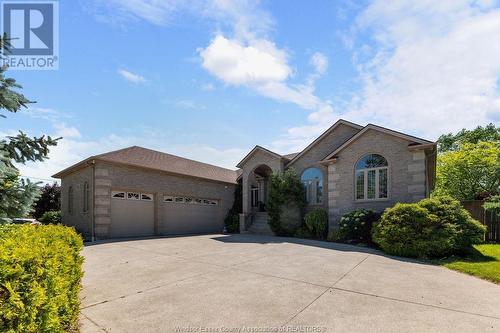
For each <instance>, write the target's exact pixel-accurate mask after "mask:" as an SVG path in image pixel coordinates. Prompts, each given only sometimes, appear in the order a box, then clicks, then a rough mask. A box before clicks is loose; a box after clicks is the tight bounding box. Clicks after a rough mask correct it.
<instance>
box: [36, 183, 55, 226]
mask: <svg viewBox="0 0 500 333" xmlns="http://www.w3.org/2000/svg"><path fill="white" fill-rule="evenodd" d="M40 192H41V193H40V197H39V198H38V200H37V201H36V202H35V205H34V209H35V211H34V212H33V216H34V217H35V218H37V219H38V218H40V217H42V215H43V214H44V213H45V212H49V211H58V210H60V209H61V186H59V184H57V183H53V184H45V186H44V187H42V188H41V191H40Z"/></svg>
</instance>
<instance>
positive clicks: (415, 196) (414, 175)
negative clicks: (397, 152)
mask: <svg viewBox="0 0 500 333" xmlns="http://www.w3.org/2000/svg"><path fill="white" fill-rule="evenodd" d="M425 171H426V168H425V152H424V151H423V150H415V151H413V152H412V161H411V163H410V164H408V177H409V181H408V197H409V199H411V200H412V201H419V200H421V199H423V198H425V196H426V191H425V190H426V175H425Z"/></svg>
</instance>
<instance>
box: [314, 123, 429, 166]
mask: <svg viewBox="0 0 500 333" xmlns="http://www.w3.org/2000/svg"><path fill="white" fill-rule="evenodd" d="M369 130H374V131H378V132H382V133H385V134H388V135H392V136H395V137H398V138H401V139H404V140H407V141H409V142H410V143H411V144H417V145H429V144H433V142H432V141H429V140H425V139H422V138H418V137H416V136H413V135H408V134H405V133H401V132H398V131H394V130H391V129H388V128H385V127H381V126H377V125H374V124H368V125H366V126H365V127H364V128H363V129H362V130H361V131H359V132H358V133H356V134H355V135H353V136H352V137H351V138H350V139H349V140H347V141H346V142H344V143H343V144H342V145H341V146H340V147H338V148H337V149H335V150H334V151H333V152H332V153H330V154H328V156H326V157H325V158H324V159H323V161H326V160H329V159H332V158H333V157H335V156H336V155H337V154H338V153H340V152H341V151H342V150H344V149H345V148H346V147H348V146H349V145H351V144H352V143H353V142H355V141H356V140H357V139H359V138H360V137H361V136H363V135H364V134H365V133H366V132H367V131H369Z"/></svg>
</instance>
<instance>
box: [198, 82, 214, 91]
mask: <svg viewBox="0 0 500 333" xmlns="http://www.w3.org/2000/svg"><path fill="white" fill-rule="evenodd" d="M201 89H202V90H204V91H213V90H215V86H214V85H213V84H212V83H205V84H203V85H202V86H201Z"/></svg>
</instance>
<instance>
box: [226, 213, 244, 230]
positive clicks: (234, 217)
mask: <svg viewBox="0 0 500 333" xmlns="http://www.w3.org/2000/svg"><path fill="white" fill-rule="evenodd" d="M224 225H225V226H226V231H227V232H229V233H238V232H239V231H240V216H239V214H228V215H227V216H226V218H225V219H224Z"/></svg>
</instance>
